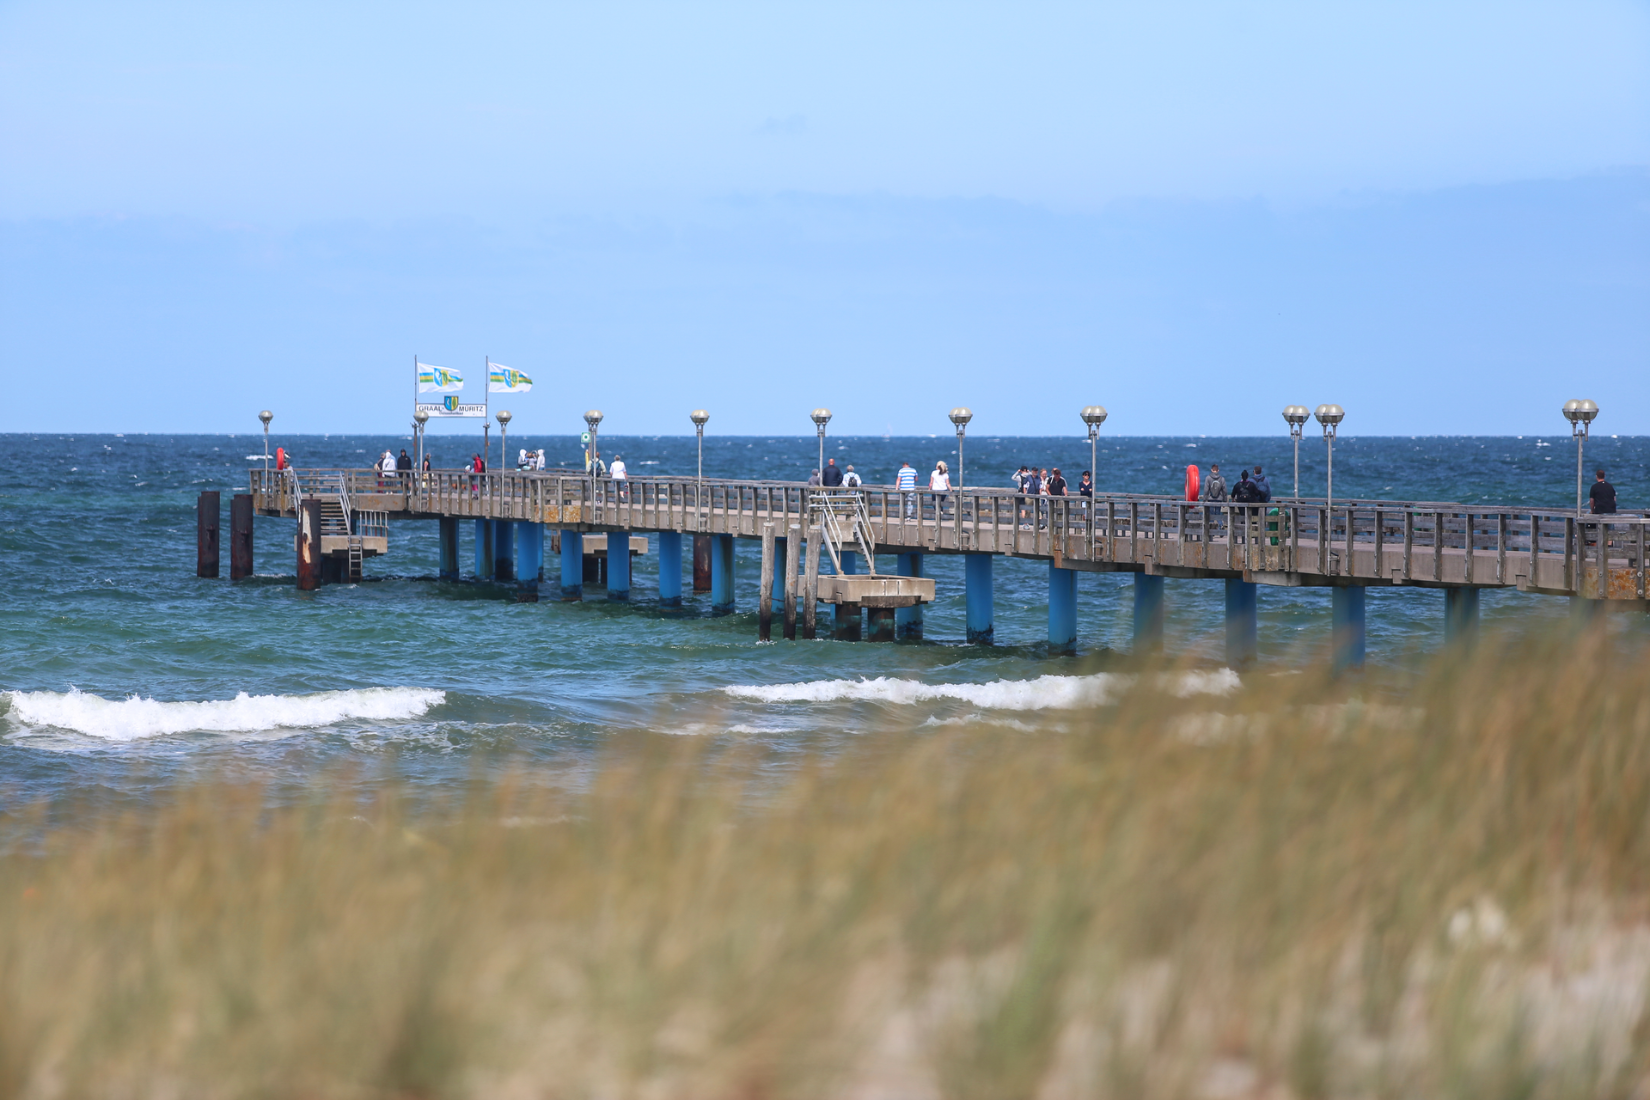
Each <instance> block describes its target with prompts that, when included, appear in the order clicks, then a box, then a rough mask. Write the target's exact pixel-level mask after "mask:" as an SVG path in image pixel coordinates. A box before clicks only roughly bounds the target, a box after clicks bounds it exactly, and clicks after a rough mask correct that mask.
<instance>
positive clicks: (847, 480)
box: [842, 463, 865, 489]
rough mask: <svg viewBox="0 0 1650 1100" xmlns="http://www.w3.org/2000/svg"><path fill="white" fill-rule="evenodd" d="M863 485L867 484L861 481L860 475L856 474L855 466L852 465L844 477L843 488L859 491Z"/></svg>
mask: <svg viewBox="0 0 1650 1100" xmlns="http://www.w3.org/2000/svg"><path fill="white" fill-rule="evenodd" d="M863 484H865V483H864V482H863V481H861V480H860V476H859V475H858V474H856V473H854V467H853V464H852V463H850V464H849V465H848V470H847V472H846V473H844V474H843V475H842V487H843V488H845V489H857V488H859V487H860V486H861V485H863Z"/></svg>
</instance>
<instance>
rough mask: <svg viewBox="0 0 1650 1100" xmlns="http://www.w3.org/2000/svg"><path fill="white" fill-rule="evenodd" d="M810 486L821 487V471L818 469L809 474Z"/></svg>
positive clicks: (813, 487) (811, 487)
mask: <svg viewBox="0 0 1650 1100" xmlns="http://www.w3.org/2000/svg"><path fill="white" fill-rule="evenodd" d="M808 488H810V489H817V488H819V471H818V470H815V471H814V472H813V473H811V474H809V475H808Z"/></svg>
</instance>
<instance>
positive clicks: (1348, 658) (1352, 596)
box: [1329, 585, 1365, 672]
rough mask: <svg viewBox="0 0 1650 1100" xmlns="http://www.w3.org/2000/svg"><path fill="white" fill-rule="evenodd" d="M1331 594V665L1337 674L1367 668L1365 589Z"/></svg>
mask: <svg viewBox="0 0 1650 1100" xmlns="http://www.w3.org/2000/svg"><path fill="white" fill-rule="evenodd" d="M1329 591H1330V618H1331V628H1330V629H1331V635H1330V647H1331V656H1330V662H1331V664H1332V665H1333V666H1334V668H1335V671H1336V672H1346V671H1349V670H1352V669H1360V668H1363V667H1364V591H1365V589H1364V587H1363V586H1362V585H1350V586H1348V587H1345V588H1332V589H1330V590H1329Z"/></svg>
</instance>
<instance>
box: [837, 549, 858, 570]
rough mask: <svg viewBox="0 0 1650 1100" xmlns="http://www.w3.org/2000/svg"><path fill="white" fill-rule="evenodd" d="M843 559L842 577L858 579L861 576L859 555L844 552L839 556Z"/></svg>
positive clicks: (849, 551)
mask: <svg viewBox="0 0 1650 1100" xmlns="http://www.w3.org/2000/svg"><path fill="white" fill-rule="evenodd" d="M837 556H838V557H840V558H841V559H842V575H843V576H844V577H856V576H858V575H859V555H858V554H856V553H854V552H853V551H852V550H844V551H842V552H841V553H840V554H839V555H837Z"/></svg>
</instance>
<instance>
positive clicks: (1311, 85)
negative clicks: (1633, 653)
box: [0, 2, 1650, 434]
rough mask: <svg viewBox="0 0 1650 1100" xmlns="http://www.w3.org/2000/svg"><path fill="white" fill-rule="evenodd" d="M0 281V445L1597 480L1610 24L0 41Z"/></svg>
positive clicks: (1647, 281)
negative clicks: (1472, 450)
mask: <svg viewBox="0 0 1650 1100" xmlns="http://www.w3.org/2000/svg"><path fill="white" fill-rule="evenodd" d="M0 280H3V281H0V373H3V374H4V375H5V376H6V380H7V389H8V392H9V393H10V395H11V397H12V400H9V401H6V402H4V403H0V430H13V431H15V430H50V429H73V430H92V429H99V428H102V429H111V430H144V429H150V430H190V429H196V430H223V429H238V428H244V427H245V426H246V425H245V424H244V423H243V421H245V420H246V419H247V416H248V410H252V411H256V409H257V408H258V407H261V406H265V405H268V406H271V407H276V408H278V410H279V412H280V415H281V417H282V423H283V424H285V425H286V426H287V427H288V429H289V430H305V429H309V430H342V429H349V428H359V429H379V430H381V429H385V428H393V427H395V426H397V425H399V424H400V423H401V422H402V421H404V420H405V419H406V415H407V412H408V411H409V410H408V409H407V408H406V406H407V404H408V401H409V389H410V383H409V379H408V378H407V374H408V372H409V370H410V364H411V357H412V355H413V354H414V353H415V352H417V353H419V354H421V355H422V356H423V357H424V358H425V359H426V360H427V361H431V362H436V363H440V364H442V365H449V366H461V367H468V368H470V369H471V371H472V372H473V373H472V377H479V373H480V372H479V370H478V369H477V368H478V367H479V364H480V363H481V360H482V356H483V355H487V354H490V355H492V356H493V357H494V358H496V359H499V360H502V361H503V362H505V363H508V364H509V365H511V366H515V367H518V368H520V369H524V370H527V371H529V372H530V373H532V374H533V375H534V377H535V379H536V380H537V381H538V383H539V385H538V386H537V388H536V389H535V391H534V392H533V393H532V394H530V395H527V396H524V397H520V398H516V399H514V403H515V404H516V406H517V408H516V410H515V411H516V413H517V416H518V418H520V419H524V420H526V421H528V422H531V423H534V424H535V425H538V424H542V425H543V427H544V429H545V430H561V429H563V427H564V423H563V422H566V424H565V430H573V429H575V428H576V427H577V413H578V412H579V411H580V410H582V409H583V408H585V407H587V406H588V405H590V404H597V405H601V406H602V407H603V408H604V409H606V410H607V412H608V416H609V426H610V427H612V428H614V429H615V430H627V429H628V430H635V431H642V432H652V431H678V430H684V429H685V424H686V421H685V413H686V410H687V409H688V408H691V407H692V406H693V405H696V404H707V405H710V404H713V403H714V404H715V406H716V407H715V409H714V410H713V411H714V412H715V413H716V414H717V415H716V419H715V424H716V425H717V427H718V428H719V429H721V430H724V431H728V432H752V433H755V432H772V431H786V430H795V431H799V432H800V431H806V430H807V428H808V424H807V422H806V419H805V413H806V410H807V409H808V408H811V407H812V406H813V405H815V404H820V403H824V404H829V405H832V406H833V407H834V408H837V409H838V412H839V421H838V424H839V425H840V426H841V427H842V429H843V430H844V431H847V432H853V431H856V430H857V431H865V432H870V431H875V432H882V431H884V430H892V431H894V432H905V431H911V432H916V431H922V432H926V431H932V430H939V429H936V427H935V424H934V422H935V420H936V418H939V424H940V428H941V429H943V427H944V421H943V414H944V411H945V410H946V409H947V408H949V407H950V406H951V405H953V404H956V403H958V402H965V403H969V404H972V405H973V407H974V408H975V411H976V414H977V417H978V423H979V424H980V425H981V427H982V428H984V427H986V425H988V424H989V425H990V427H989V428H988V429H987V430H991V431H994V432H1003V433H1008V432H1047V431H1065V430H1075V429H1074V426H1075V425H1076V417H1075V409H1076V408H1077V407H1078V406H1080V405H1082V404H1085V403H1088V402H1092V401H1100V402H1102V403H1105V404H1107V405H1108V406H1109V407H1111V408H1112V411H1113V421H1112V423H1111V425H1109V426H1108V428H1109V429H1110V428H1115V430H1118V431H1124V432H1130V433H1149V432H1157V431H1164V430H1176V429H1179V430H1185V431H1191V432H1199V433H1202V432H1206V433H1209V434H1215V433H1236V432H1245V433H1247V432H1262V431H1265V432H1270V431H1275V430H1277V429H1278V428H1279V426H1280V425H1281V420H1280V419H1279V418H1278V416H1277V409H1278V408H1280V407H1281V406H1282V405H1284V404H1286V403H1290V402H1296V401H1299V402H1304V403H1307V404H1315V403H1317V402H1318V401H1321V400H1336V401H1339V402H1340V403H1342V404H1343V405H1346V406H1347V408H1348V411H1349V416H1348V420H1347V430H1348V431H1355V430H1361V431H1364V432H1369V433H1380V434H1387V433H1392V434H1399V433H1402V434H1408V433H1411V432H1418V431H1426V432H1431V431H1452V430H1455V431H1477V432H1494V431H1508V432H1512V431H1530V430H1550V429H1551V426H1552V425H1551V424H1550V423H1549V422H1550V421H1553V420H1554V418H1555V417H1556V415H1557V414H1556V412H1555V410H1556V407H1557V405H1558V404H1559V403H1561V402H1562V401H1563V400H1564V399H1565V398H1566V397H1569V396H1576V395H1588V396H1593V397H1595V398H1596V399H1598V400H1599V401H1600V403H1601V404H1602V405H1605V407H1606V413H1605V415H1604V417H1601V420H1600V428H1601V429H1602V428H1604V427H1605V426H1606V424H1607V423H1608V425H1609V426H1610V428H1611V429H1612V430H1618V431H1622V432H1627V431H1633V432H1645V431H1650V386H1647V385H1646V383H1645V374H1646V368H1647V366H1650V310H1647V309H1646V308H1645V303H1646V302H1650V5H1646V4H1644V3H1585V2H1571V3H1565V4H1553V3H1541V4H1517V3H1507V2H1497V3H1492V4H1472V3H1450V4H1446V5H1439V4H1436V3H1416V4H1404V3H1390V2H1387V3H1378V4H1377V3H1371V4H1323V3H1309V4H1307V3H1303V4H1264V5H1263V4H1237V3H1233V4H1223V5H1212V4H1211V5H1198V4H1156V5H1140V4H1128V5H1124V4H1111V5H1107V4H1100V3H1093V2H1091V3H1085V4H1072V5H1059V4H1038V5H1003V4H993V5H983V4H981V5H967V4H955V3H952V4H945V5H939V4H934V5H922V4H914V3H908V4H900V5H860V6H856V5H848V4H834V5H829V6H826V5H817V6H813V7H812V8H808V9H804V8H803V7H802V6H800V5H773V4H768V5H760V6H759V5H749V6H738V5H716V4H709V3H700V4H672V5H663V4H661V5H639V4H628V5H624V4H609V5H588V4H583V5H571V4H569V5H547V4H546V5H538V4H534V5H525V4H524V5H481V4H464V5H456V4H455V5H445V6H419V5H408V4H396V5H388V4H385V5H373V4H353V5H348V6H342V5H313V6H307V5H302V4H294V3H283V4H279V5H251V4H236V5H222V4H214V5H198V6H197V5H181V4H166V3H150V4H145V5H115V4H110V5H93V4H78V3H62V2H60V3H52V4H44V3H40V4H36V3H0ZM66 379H74V380H75V387H74V388H75V390H76V392H75V400H73V401H72V402H70V401H65V400H64V399H63V398H64V390H65V385H64V383H65V380H66ZM1578 387H1579V388H1578ZM471 391H472V394H471V395H472V396H474V397H476V398H477V399H479V392H476V391H478V386H477V384H476V383H475V382H472V384H471ZM1572 391H1574V392H1572ZM1171 410H1172V415H1171ZM793 420H794V421H797V423H795V424H792V423H791V421H793ZM254 423H255V422H254ZM620 425H624V427H623V428H621V427H620Z"/></svg>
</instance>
